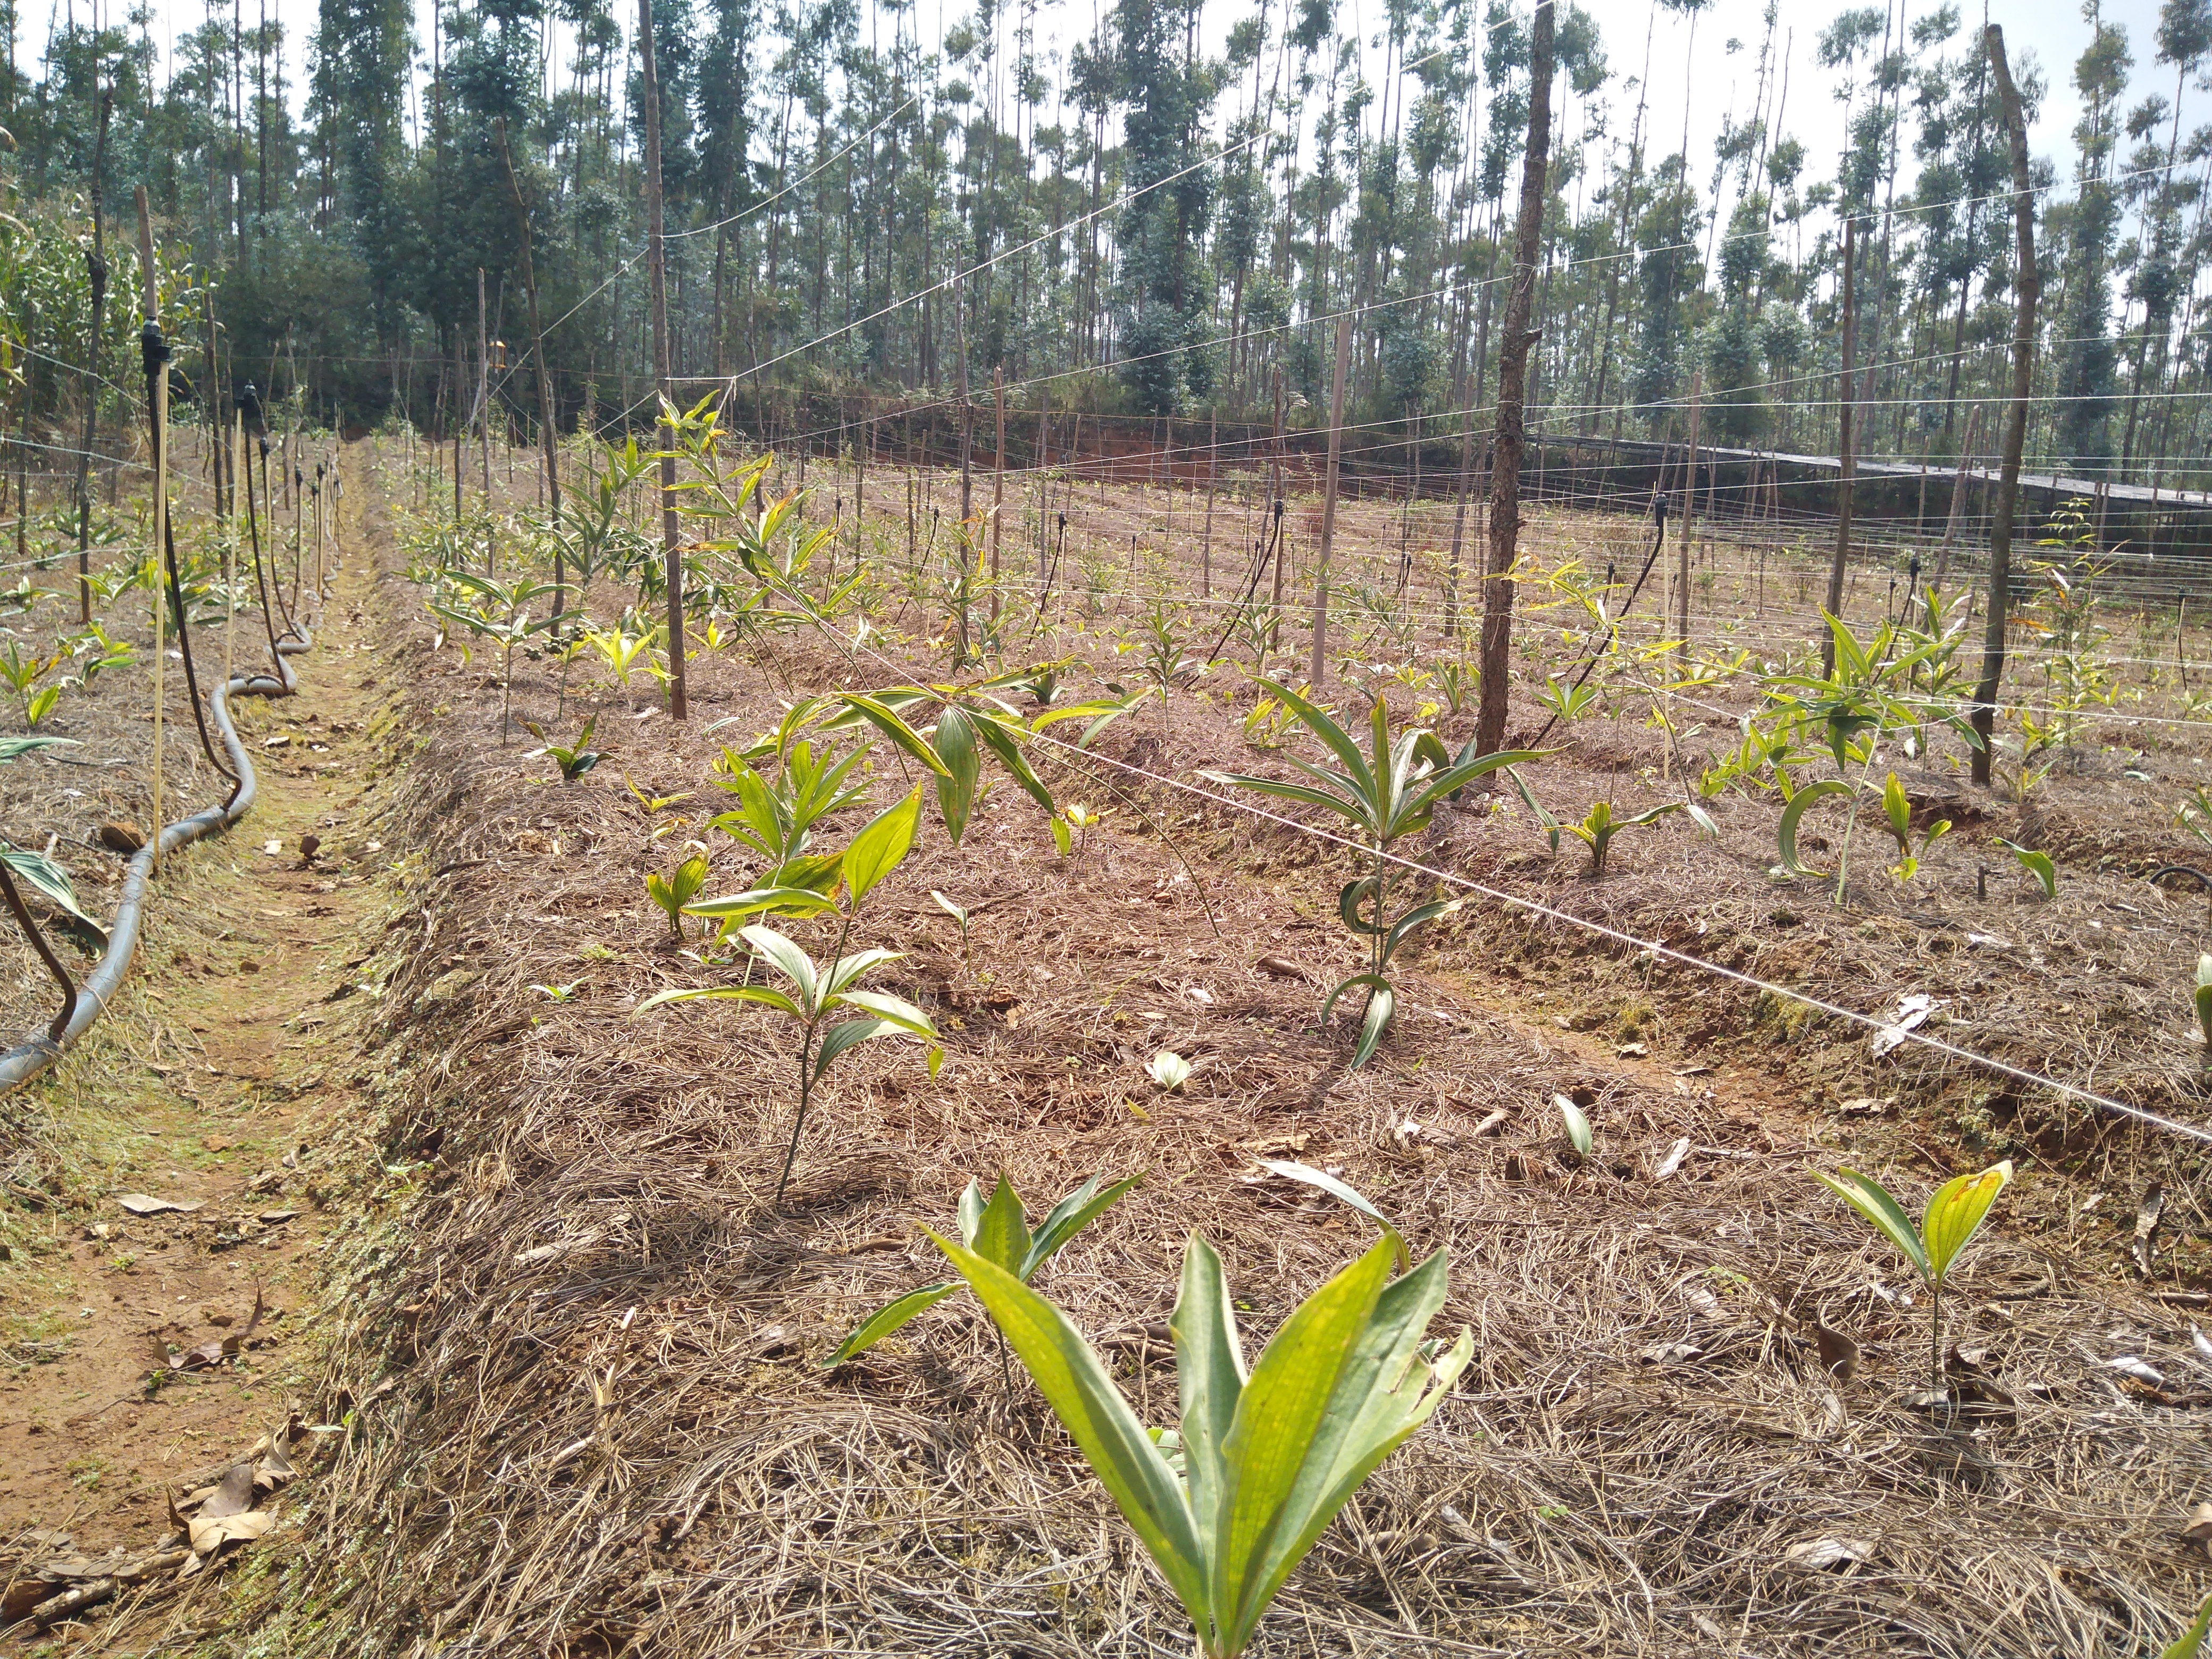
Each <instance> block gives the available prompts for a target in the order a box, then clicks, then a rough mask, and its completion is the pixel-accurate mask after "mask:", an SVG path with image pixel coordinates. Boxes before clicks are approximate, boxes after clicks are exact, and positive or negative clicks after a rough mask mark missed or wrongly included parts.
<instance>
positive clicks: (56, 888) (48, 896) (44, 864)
mask: <svg viewBox="0 0 2212 1659" xmlns="http://www.w3.org/2000/svg"><path fill="white" fill-rule="evenodd" d="M0 864H4V865H6V866H8V873H9V874H10V875H11V876H13V877H15V879H16V880H17V881H20V882H21V883H22V884H23V885H25V886H26V887H28V888H29V889H31V890H33V892H35V893H37V894H38V896H40V898H42V899H44V900H46V902H47V903H49V904H51V905H52V906H53V907H54V908H56V909H57V910H59V911H61V912H63V913H64V915H67V916H68V917H69V918H70V921H73V922H75V923H76V924H77V925H78V926H79V927H86V928H89V929H90V930H91V933H92V936H93V937H94V939H98V940H100V944H101V945H103V946H105V945H106V942H107V930H106V928H105V927H101V926H100V924H99V923H98V922H97V921H94V920H93V919H92V917H91V915H89V914H88V913H87V911H86V910H85V908H84V907H83V906H82V904H80V903H78V902H77V896H76V886H75V884H73V883H71V882H70V878H69V872H68V871H66V870H64V869H63V868H62V867H61V866H60V865H58V864H56V863H55V862H54V861H53V860H52V859H50V858H48V857H47V856H46V854H44V853H26V852H21V851H19V850H18V849H17V848H13V847H10V846H9V844H8V843H7V842H5V841H0Z"/></svg>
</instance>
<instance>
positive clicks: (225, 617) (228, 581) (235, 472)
mask: <svg viewBox="0 0 2212 1659" xmlns="http://www.w3.org/2000/svg"><path fill="white" fill-rule="evenodd" d="M245 465H246V416H245V415H244V413H243V412H241V411H240V410H239V408H238V407H237V405H236V404H235V403H234V404H232V406H231V411H230V476H231V480H232V484H233V487H234V488H235V486H236V483H237V480H238V478H239V477H240V475H241V473H243V474H244V476H245V477H246V512H247V513H249V514H251V513H252V511H253V477H252V474H251V473H247V472H245ZM237 633H238V526H237V523H236V521H235V520H233V522H232V526H231V533H230V534H229V535H228V536H227V537H225V538H223V544H222V683H223V684H225V685H228V684H230V673H231V662H232V658H233V654H234V653H233V651H232V641H233V640H234V639H235V637H236V636H237Z"/></svg>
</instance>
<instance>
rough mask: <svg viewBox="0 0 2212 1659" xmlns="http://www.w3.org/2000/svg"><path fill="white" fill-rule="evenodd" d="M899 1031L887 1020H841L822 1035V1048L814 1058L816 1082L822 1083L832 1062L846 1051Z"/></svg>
mask: <svg viewBox="0 0 2212 1659" xmlns="http://www.w3.org/2000/svg"><path fill="white" fill-rule="evenodd" d="M898 1029H899V1028H898V1027H897V1026H896V1025H894V1024H891V1023H890V1021H889V1020H887V1019H847V1020H840V1021H839V1022H838V1023H837V1024H835V1025H832V1026H831V1027H830V1028H829V1030H826V1031H824V1032H823V1034H822V1047H821V1048H820V1050H819V1051H818V1052H817V1054H815V1056H814V1078H815V1080H816V1081H817V1082H819V1081H821V1079H822V1074H823V1073H824V1072H826V1071H828V1070H829V1062H830V1061H831V1060H835V1059H836V1058H837V1056H838V1055H840V1054H843V1053H844V1052H845V1050H846V1049H848V1048H852V1047H854V1045H855V1044H856V1043H862V1042H866V1041H867V1040H868V1039H869V1038H870V1037H876V1036H883V1035H884V1033H886V1032H889V1031H896V1030H898Z"/></svg>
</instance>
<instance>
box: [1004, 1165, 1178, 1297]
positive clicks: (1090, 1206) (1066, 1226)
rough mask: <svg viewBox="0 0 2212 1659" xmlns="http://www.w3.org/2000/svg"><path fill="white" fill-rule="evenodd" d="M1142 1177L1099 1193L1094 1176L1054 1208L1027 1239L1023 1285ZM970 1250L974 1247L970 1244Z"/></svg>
mask: <svg viewBox="0 0 2212 1659" xmlns="http://www.w3.org/2000/svg"><path fill="white" fill-rule="evenodd" d="M1144 1178H1145V1177H1144V1176H1142V1175H1133V1176H1128V1177H1127V1178H1126V1179H1125V1180H1121V1181H1117V1182H1115V1183H1114V1184H1113V1185H1112V1186H1110V1187H1109V1188H1106V1189H1105V1190H1104V1191H1103V1192H1101V1191H1100V1190H1099V1189H1098V1183H1099V1182H1100V1181H1101V1180H1103V1176H1091V1179H1090V1180H1088V1181H1086V1182H1084V1183H1083V1184H1082V1185H1081V1186H1080V1187H1078V1188H1076V1189H1075V1190H1074V1191H1073V1192H1072V1193H1070V1194H1068V1195H1067V1196H1066V1197H1065V1198H1063V1199H1061V1200H1060V1202H1059V1203H1057V1204H1055V1205H1054V1206H1052V1210H1051V1212H1050V1213H1049V1214H1048V1215H1047V1216H1046V1217H1045V1218H1044V1220H1043V1221H1042V1223H1040V1224H1039V1225H1038V1227H1037V1230H1036V1234H1035V1235H1034V1236H1033V1237H1031V1238H1030V1252H1029V1254H1028V1255H1026V1256H1024V1257H1023V1258H1022V1265H1021V1269H1020V1272H1019V1274H1018V1277H1019V1278H1020V1279H1021V1281H1022V1283H1023V1284H1024V1285H1026V1284H1028V1283H1029V1282H1030V1279H1034V1278H1035V1277H1036V1271H1037V1269H1038V1268H1040V1267H1043V1266H1044V1264H1045V1263H1046V1262H1048V1261H1051V1260H1052V1258H1053V1257H1054V1256H1055V1255H1058V1254H1059V1253H1060V1249H1061V1248H1062V1247H1063V1246H1064V1245H1066V1243H1067V1242H1068V1241H1069V1240H1070V1239H1072V1238H1073V1237H1075V1236H1076V1235H1077V1234H1078V1233H1079V1232H1081V1231H1083V1230H1084V1229H1085V1227H1088V1226H1089V1225H1091V1223H1092V1222H1094V1221H1096V1220H1097V1218H1099V1217H1100V1216H1101V1215H1103V1214H1104V1213H1105V1212H1107V1211H1108V1210H1109V1209H1110V1208H1111V1207H1113V1206H1114V1205H1115V1203H1116V1202H1117V1201H1118V1200H1120V1199H1121V1195H1122V1194H1124V1193H1126V1192H1127V1191H1128V1190H1129V1189H1130V1188H1132V1187H1133V1186H1135V1185H1136V1184H1137V1183H1138V1182H1140V1181H1142V1180H1143V1179H1144ZM969 1248H970V1249H973V1248H974V1247H973V1246H972V1245H971V1246H970V1247H969Z"/></svg>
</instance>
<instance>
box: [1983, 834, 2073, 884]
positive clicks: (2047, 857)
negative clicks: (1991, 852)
mask: <svg viewBox="0 0 2212 1659" xmlns="http://www.w3.org/2000/svg"><path fill="white" fill-rule="evenodd" d="M1990 839H1991V840H1992V841H1994V842H1996V844H1997V845H1998V846H2000V847H2002V848H2004V849H2005V851H2006V852H2008V853H2009V854H2012V856H2013V861H2014V862H2015V863H2016V864H2018V865H2019V866H2020V867H2021V869H2023V870H2025V871H2027V873H2028V874H2029V875H2031V876H2033V877H2034V878H2035V884H2036V885H2037V886H2039V887H2040V888H2042V889H2043V896H2044V897H2045V898H2047V899H2055V898H2057V896H2058V866H2057V865H2056V864H2054V863H2052V862H2051V854H2048V853H2042V852H2038V851H2037V850H2036V849H2035V848H2032V847H2022V846H2021V844H2020V843H2019V842H2016V841H2007V840H2006V839H2005V838H2004V837H2003V836H1991V837H1990Z"/></svg>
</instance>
